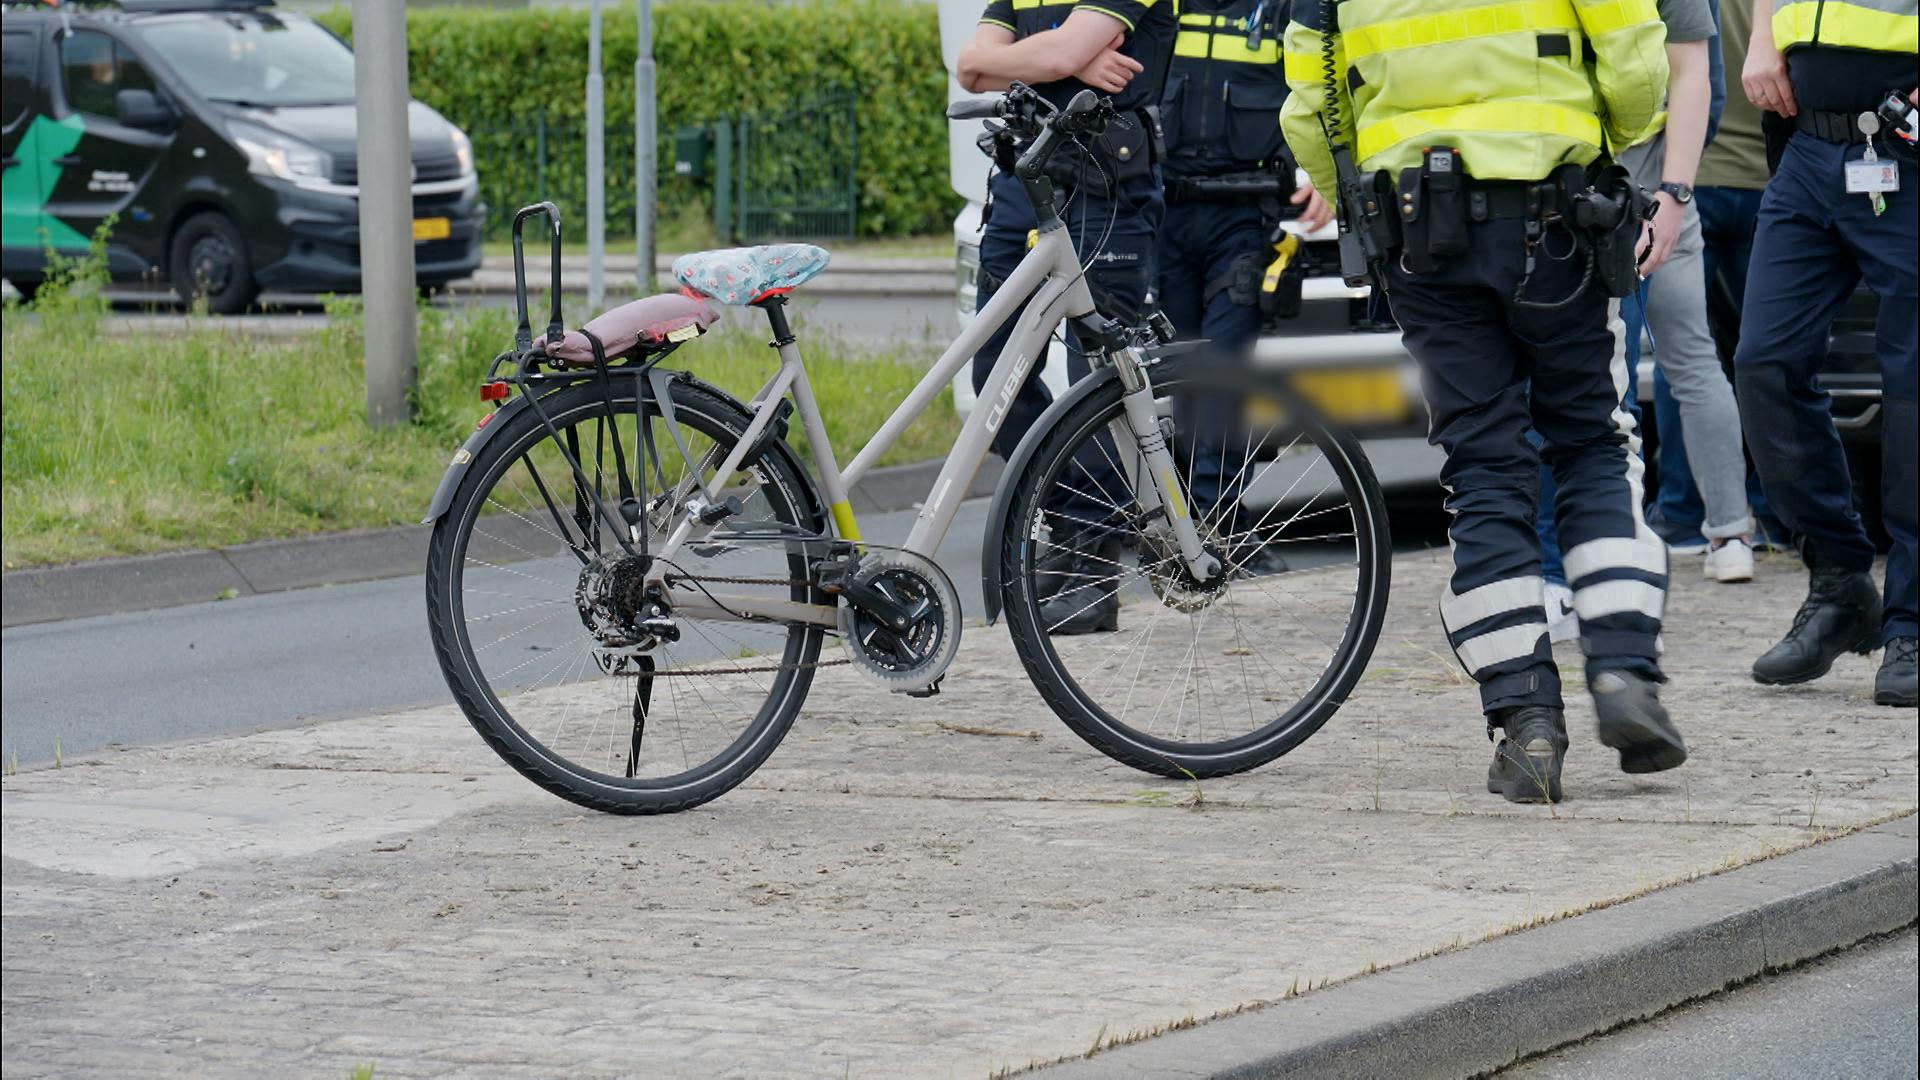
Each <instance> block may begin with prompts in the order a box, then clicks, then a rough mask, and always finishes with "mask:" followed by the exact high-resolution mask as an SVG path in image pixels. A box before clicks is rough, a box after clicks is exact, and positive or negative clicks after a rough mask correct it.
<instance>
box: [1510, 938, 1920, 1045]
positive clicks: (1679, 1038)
mask: <svg viewBox="0 0 1920 1080" xmlns="http://www.w3.org/2000/svg"><path fill="white" fill-rule="evenodd" d="M1917 968H1920V934H1916V933H1915V931H1914V930H1913V929H1912V928H1908V929H1907V930H1906V931H1904V932H1902V933H1899V934H1895V935H1892V936H1890V937H1887V938H1882V939H1880V940H1878V941H1874V942H1869V943H1867V944H1865V945H1862V946H1858V947H1855V948H1852V949H1848V950H1846V951H1845V952H1841V953H1836V954H1834V955H1833V956H1830V957H1827V958H1826V959H1823V960H1819V961H1816V962H1814V963H1811V964H1808V965H1806V966H1804V967H1799V968H1795V969H1793V970H1792V971H1788V972H1784V973H1782V974H1779V975H1775V976H1771V977H1768V978H1765V979H1760V980H1757V981H1755V982H1752V983H1748V984H1746V985H1745V986H1741V987H1738V988H1736V989H1734V990H1731V991H1729V992H1727V993H1724V994H1720V995H1717V996H1715V997H1711V998H1708V999H1706V1000H1705V1001H1700V1002H1696V1003H1694V1004H1692V1005H1688V1006H1686V1007H1684V1008H1680V1009H1676V1010H1674V1011H1673V1012H1670V1013H1667V1014H1665V1015H1663V1016H1659V1017H1656V1018H1654V1019H1652V1020H1649V1021H1647V1022H1645V1023H1641V1024H1634V1025H1632V1026H1631V1027H1626V1028H1622V1029H1620V1030H1619V1031H1616V1032H1613V1033H1611V1034H1608V1035H1603V1036H1600V1037H1599V1038H1595V1039H1589V1040H1587V1041H1585V1042H1582V1043H1576V1044H1575V1045H1573V1046H1570V1047H1567V1048H1566V1049H1563V1050H1560V1051H1557V1052H1555V1053H1552V1054H1548V1055H1546V1056H1544V1057H1539V1058H1535V1059H1533V1060H1532V1061H1528V1062H1525V1063H1523V1064H1521V1065H1518V1066H1516V1067H1514V1068H1512V1069H1508V1070H1506V1071H1504V1072H1502V1073H1500V1074H1499V1075H1500V1077H1501V1080H1546V1078H1549V1077H1551V1078H1553V1080H1627V1078H1633V1077H1679V1076H1684V1077H1687V1078H1689V1080H1717V1078H1726V1080H1734V1078H1739V1080H1769V1078H1775V1077H1777V1078H1779V1080H1820V1078H1824V1077H1848V1078H1863V1080H1864V1078H1868V1077H1912V1076H1914V1075H1915V1071H1916V1069H1920V1052H1917V1051H1916V1040H1920V1004H1917V1003H1916V1002H1917V1001H1920V997H1917V995H1920V974H1916V969H1917Z"/></svg>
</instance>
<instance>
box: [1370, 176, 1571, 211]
mask: <svg viewBox="0 0 1920 1080" xmlns="http://www.w3.org/2000/svg"><path fill="white" fill-rule="evenodd" d="M1419 172H1420V170H1419V169H1418V168H1411V169H1405V170H1402V173H1401V179H1402V183H1401V186H1400V190H1401V192H1402V194H1401V200H1402V201H1403V202H1404V201H1405V200H1406V198H1407V190H1408V188H1409V187H1410V186H1411V184H1412V179H1411V178H1410V177H1409V175H1408V174H1412V176H1415V177H1417V176H1418V175H1419ZM1462 180H1463V181H1464V183H1463V185H1462V186H1463V187H1464V189H1465V191H1466V207H1465V210H1466V214H1465V216H1466V220H1468V221H1475V222H1479V221H1504V220H1514V219H1526V218H1546V217H1553V216H1557V215H1559V214H1560V213H1562V212H1564V209H1565V206H1566V201H1567V199H1568V197H1569V196H1571V195H1572V194H1573V192H1572V191H1569V190H1568V189H1567V186H1566V183H1565V182H1564V181H1563V180H1560V179H1550V180H1475V179H1473V178H1472V177H1462Z"/></svg>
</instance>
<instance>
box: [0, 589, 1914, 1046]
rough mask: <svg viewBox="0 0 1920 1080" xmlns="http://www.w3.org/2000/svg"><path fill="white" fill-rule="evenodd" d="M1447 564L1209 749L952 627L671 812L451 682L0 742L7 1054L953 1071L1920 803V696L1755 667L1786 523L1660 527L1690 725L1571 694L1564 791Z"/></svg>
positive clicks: (1599, 896) (838, 673)
mask: <svg viewBox="0 0 1920 1080" xmlns="http://www.w3.org/2000/svg"><path fill="white" fill-rule="evenodd" d="M1443 569H1444V558H1443V556H1440V555H1426V556H1416V557H1403V558H1402V559H1400V560H1399V561H1398V562H1397V564H1396V568H1395V575H1396V579H1395V583H1394V584H1395V589H1394V594H1395V596H1396V597H1397V598H1398V599H1397V600H1396V603H1395V605H1394V608H1393V612H1392V615H1391V617H1390V620H1389V623H1388V626H1387V629H1386V632H1385V634H1384V635H1383V637H1382V639H1381V644H1380V648H1379V650H1378V652H1377V653H1376V656H1375V660H1374V664H1373V668H1372V670H1371V672H1370V673H1369V675H1368V677H1367V678H1366V680H1365V681H1364V682H1362V683H1361V686H1360V688H1359V689H1358V690H1357V691H1356V692H1355V694H1354V695H1353V697H1352V699H1351V700H1350V701H1349V703H1348V704H1347V706H1346V707H1345V709H1343V710H1342V712H1341V713H1340V714H1339V715H1338V716H1337V717H1335V719H1334V720H1333V722H1332V723H1331V724H1329V725H1328V727H1327V728H1326V729H1325V730H1324V731H1322V732H1321V733H1320V734H1319V735H1317V736H1316V737H1314V738H1313V739H1312V740H1311V741H1309V742H1308V743H1307V744H1306V745H1305V746H1304V747H1302V748H1301V749H1299V750H1297V751H1295V752H1294V753H1293V754H1291V755H1289V756H1288V757H1286V758H1284V759H1282V760H1281V761H1280V762H1278V763H1276V764H1274V765H1271V766H1268V767H1267V768H1264V769H1261V770H1259V771H1256V772H1254V773H1252V774H1249V775H1246V776H1241V777H1236V778H1232V779H1227V780H1213V781H1207V782H1205V783H1204V784H1171V783H1168V782H1166V781H1162V780H1157V779H1154V778H1152V777H1148V776H1146V775H1144V774H1140V773H1136V772H1133V771H1131V770H1129V769H1126V768H1124V767H1122V766H1119V765H1117V764H1114V763H1112V762H1109V761H1108V760H1107V759H1106V758H1104V757H1102V756H1100V755H1099V754H1097V753H1095V752H1094V751H1093V750H1091V749H1090V748H1088V747H1086V746H1085V745H1083V744H1082V743H1081V742H1080V741H1079V740H1078V739H1076V738H1075V737H1074V736H1073V735H1072V734H1071V733H1069V732H1067V731H1066V730H1065V729H1064V728H1063V727H1062V726H1061V725H1060V724H1059V722H1058V721H1057V720H1055V719H1054V718H1053V717H1052V715H1051V714H1050V713H1049V712H1047V711H1046V709H1045V707H1044V706H1043V705H1042V704H1041V702H1040V700H1039V698H1038V695H1037V694H1035V693H1034V692H1033V690H1032V689H1031V687H1030V686H1028V684H1027V683H1026V680H1025V678H1024V676H1023V675H1022V674H1021V672H1020V669H1019V665H1018V663H1017V661H1016V660H1015V659H1014V657H1013V651H1012V648H1011V646H1010V645H1009V643H1008V641H1007V639H1006V634H1005V631H1004V629H1001V628H991V629H981V628H974V627H970V628H969V631H968V637H967V638H966V643H965V645H964V646H963V649H962V653H961V658H960V661H959V663H958V665H957V667H956V670H955V671H954V673H953V675H952V676H951V677H950V678H949V679H948V680H947V683H946V693H945V694H943V695H942V696H940V697H938V698H935V699H932V700H930V701H909V700H903V699H899V698H895V697H892V696H889V695H887V694H886V693H884V692H882V691H880V690H878V689H875V688H873V687H870V686H869V685H867V684H865V683H863V682H861V681H860V680H859V679H858V677H857V676H854V675H852V674H851V673H850V672H849V671H848V669H846V668H834V669H829V670H827V671H823V672H822V675H821V678H820V680H819V682H818V683H817V684H816V686H815V689H814V691H813V694H812V697H811V699H810V702H809V706H808V708H807V710H806V712H805V714H804V715H803V716H802V717H801V719H800V720H799V722H798V723H797V724H796V726H795V728H794V731H793V733H792V734H791V735H790V736H789V737H788V739H787V741H786V743H785V745H783V746H782V747H781V748H780V750H779V751H778V752H777V753H776V754H775V755H774V757H773V759H772V761H771V762H770V763H769V764H768V765H767V766H766V767H765V768H763V769H762V770H761V771H760V773H759V774H758V775H757V776H756V777H755V778H754V779H753V780H751V781H750V782H749V783H748V784H747V785H745V786H744V787H742V788H741V789H739V790H737V791H735V792H734V793H732V794H730V795H728V796H726V797H725V798H723V799H721V800H720V801H718V802H716V803H714V804H711V805H709V806H708V807H706V808H703V809H701V810H698V811H696V812H693V813H688V814H683V815H678V816H674V817H668V818H650V819H618V818H612V817H604V816H600V815H594V814H588V813H583V812H581V811H579V810H577V809H576V808H575V807H573V806H571V805H569V804H567V803H563V802H561V801H559V800H556V799H553V798H551V797H549V796H547V795H545V794H544V793H542V792H540V791H539V790H537V789H536V788H534V787H533V786H532V785H531V784H528V783H527V782H525V781H524V780H521V779H519V778H518V777H517V776H515V775H513V774H512V773H511V772H510V771H509V770H508V769H507V768H506V767H505V766H504V765H502V764H501V763H500V762H499V761H497V760H496V759H494V758H493V757H492V756H491V755H490V754H489V753H488V752H487V751H486V750H485V749H484V747H483V746H482V745H481V743H480V740H479V739H478V738H477V737H476V736H475V735H474V734H473V732H472V731H471V729H469V728H468V726H467V724H466V722H465V720H464V719H463V718H462V717H461V716H460V715H459V714H458V713H457V712H456V711H455V710H453V709H452V708H451V707H449V708H438V709H428V710H423V711H416V712H410V713H403V714H398V715H391V716H377V717H369V718H365V719H359V720H350V721H343V722H338V723H332V724H325V725H320V726H315V727H311V728H304V729H297V730H290V731H276V732H270V733H264V734H258V735H252V736H247V737H244V738H234V739H227V740H222V741H216V742H207V743H200V744H196V745H185V746H175V747H169V748H160V749H140V750H129V751H124V752H117V753H106V754H102V755H98V756H90V757H88V758H86V759H85V760H78V761H69V762H67V763H66V767H65V768H62V769H58V770H41V771H34V772H29V773H23V774H20V775H17V776H11V777H8V778H7V779H6V780H5V783H4V788H3V789H0V791H3V795H0V805H3V806H4V815H3V816H4V847H5V851H4V871H5V873H4V877H5V881H4V890H3V892H4V924H3V926H4V929H3V944H4V974H3V975H0V1002H3V1006H4V1014H5V1029H4V1038H3V1039H0V1047H3V1049H4V1059H5V1069H6V1074H7V1076H8V1077H9V1078H14V1077H35V1076H54V1075H114V1076H130V1075H187V1076H196V1077H218V1076H229V1075H230V1076H263V1075H300V1076H344V1075H346V1074H347V1072H348V1070H349V1069H350V1068H351V1067H352V1066H353V1065H354V1064H355V1063H364V1062H372V1063H374V1064H375V1065H376V1066H377V1068H378V1075H380V1076H382V1077H389V1076H391V1077H412V1076H442V1075H473V1076H489V1077H494V1076H521V1075H525V1076H562V1075H564V1076H603V1075H605V1076H612V1075H636V1076H719V1075H756V1076H774V1075H779V1076H836V1077H845V1076H889V1077H891V1076H932V1077H946V1076H957V1077H984V1076H986V1075H988V1074H990V1073H991V1072H993V1071H995V1070H999V1069H1002V1068H1005V1067H1016V1068H1017V1067H1020V1066H1024V1065H1026V1064H1028V1063H1030V1062H1034V1061H1046V1060H1051V1059H1054V1058H1057V1057H1060V1056H1063V1055H1073V1054H1079V1053H1084V1052H1085V1051H1086V1050H1087V1049H1088V1048H1089V1047H1090V1046H1092V1045H1093V1044H1094V1043H1095V1042H1096V1041H1097V1040H1100V1039H1102V1038H1112V1037H1114V1036H1116V1035H1124V1034H1128V1033H1134V1032H1146V1031H1151V1030H1153V1029H1155V1028H1157V1027H1159V1026H1162V1025H1166V1024H1169V1023H1173V1022H1177V1021H1180V1020H1183V1019H1185V1018H1187V1017H1206V1016H1210V1015H1213V1014H1216V1013H1219V1012H1222V1011H1227V1010H1232V1009H1235V1008H1237V1007H1240V1006H1243V1005H1247V1004H1251V1003H1257V1002H1261V1001H1266V1000H1271V999H1274V998H1277V997H1280V996H1282V995H1285V994H1287V993H1288V992H1289V991H1291V990H1294V989H1296V988H1299V989H1304V988H1307V987H1310V986H1313V985H1317V984H1319V983H1320V982H1322V981H1324V980H1330V979H1340V978H1345V977H1349V976H1354V975H1357V974H1361V973H1364V972H1366V971H1369V970H1371V969H1372V968H1374V967H1376V966H1384V965H1388V964H1392V963H1396V962H1400V961H1404V960H1407V959H1409V958H1412V957H1415V956H1418V955H1421V954H1423V953H1426V952H1429V951H1432V950H1435V949H1444V948H1447V947H1450V946H1454V945H1457V944H1461V943H1467V942H1472V941H1474V940H1476V939H1479V938H1482V937H1485V936H1487V935H1490V934H1495V933H1499V932H1501V931H1503V930H1506V929H1511V928H1514V927H1516V926H1523V925H1525V924H1527V923H1529V922H1531V921H1534V920H1539V919H1544V918H1551V917H1554V916H1556V915H1560V914H1563V913H1568V912H1571V911H1577V910H1579V909H1581V908H1582V907H1584V906H1586V905H1591V904H1595V903H1604V902H1607V901H1611V900H1616V899H1619V898H1622V897H1625V896H1629V895H1632V894H1634V893H1636V892H1639V891H1642V890H1645V889H1647V888H1649V887H1653V886H1656V885H1660V884H1663V883H1670V882H1674V881H1677V880H1681V879H1684V878H1687V877H1689V876H1693V875H1697V874H1701V873H1710V872H1714V871H1718V870H1721V869H1725V868H1727V867H1730V866H1733V865H1737V864H1739V863H1742V862H1745V861H1749V860H1752V859H1756V858H1761V857H1764V856H1766V855H1767V854H1769V853H1773V852H1777V851H1780V850H1783V849H1788V848H1792V847H1795V846H1798V845H1802V844H1806V843H1809V842H1812V841H1814V840H1817V839H1819V838H1820V837H1822V836H1824V835H1828V834H1830V833H1831V832H1832V831H1833V830H1838V829H1843V828H1846V827H1848V826H1852V825H1857V824H1859V823H1862V822H1867V821H1873V820H1879V819H1883V818H1886V817H1889V816H1892V815H1897V814H1904V813H1911V812H1913V811H1914V809H1915V804H1916V802H1917V801H1920V793H1917V792H1916V745H1917V743H1920V738H1917V736H1916V714H1915V713H1914V711H1912V710H1892V709H1883V708H1876V707H1874V706H1873V705H1872V704H1871V701H1870V697H1869V694H1870V685H1871V678H1872V672H1873V666H1872V661H1871V660H1870V659H1868V658H1862V657H1848V658H1845V659H1843V660H1842V661H1841V662H1840V663H1839V664H1838V665H1837V666H1836V667H1835V670H1834V672H1833V674H1832V675H1830V676H1829V677H1828V678H1827V679H1825V680H1823V681H1821V682H1819V683H1817V684H1814V685H1812V686H1807V687H1799V688H1792V689H1784V690H1770V689H1766V688H1762V687H1759V686H1756V685H1754V684H1753V683H1752V682H1750V681H1749V680H1748V679H1747V677H1746V668H1747V665H1748V663H1749V662H1750V661H1751V659H1752V657H1753V656H1754V655H1755V654H1756V653H1757V652H1758V651H1759V650H1760V649H1761V648H1763V647H1764V646H1765V645H1766V644H1767V643H1768V642H1769V641H1770V640H1771V638H1772V636H1773V635H1775V634H1777V633H1778V632H1779V631H1780V629H1781V628H1782V627H1784V625H1785V624H1786V622H1787V621H1788V619H1789V617H1790V615H1791V613H1792V610H1793V607H1794V605H1795V604H1796V603H1797V602H1798V600H1799V597H1800V595H1801V593H1802V590H1803V589H1804V577H1803V576H1802V574H1801V573H1800V572H1799V571H1798V570H1797V569H1796V568H1795V567H1794V566H1793V565H1791V564H1790V563H1789V562H1787V561H1786V560H1784V559H1780V558H1775V559H1772V560H1770V561H1768V562H1766V563H1763V565H1762V567H1761V572H1760V577H1759V580H1758V581H1757V582H1756V583H1754V584H1752V585H1748V586H1738V587H1731V586H1720V585H1713V584H1709V583H1703V582H1701V581H1700V580H1699V579H1698V578H1697V577H1696V576H1694V572H1693V571H1692V568H1691V566H1690V565H1689V566H1687V567H1684V568H1677V570H1678V572H1677V573H1676V575H1675V576H1676V579H1677V580H1676V591H1675V595H1674V597H1673V601H1672V605H1671V612H1670V619H1669V623H1668V633H1667V644H1668V648H1669V654H1668V670H1669V672H1670V673H1671V675H1672V678H1673V682H1672V685H1671V687H1670V689H1669V692H1668V695H1667V698H1668V701H1669V702H1670V704H1671V705H1672V706H1673V708H1674V712H1675V714H1676V715H1677V717H1679V718H1680V720H1681V722H1682V723H1683V724H1684V725H1685V729H1686V733H1687V738H1688V742H1689V744H1690V745H1691V748H1692V751H1693V755H1694V756H1693V760H1691V761H1690V762H1689V763H1688V764H1687V765H1686V766H1685V767H1684V768H1682V769H1680V770H1677V771H1676V772H1672V773H1667V774H1661V775H1658V776H1651V777H1639V778H1635V777H1628V776H1625V775H1623V774H1621V773H1619V772H1618V771H1617V770H1616V769H1615V768H1614V761H1613V755H1612V754H1611V753H1610V752H1609V751H1606V750H1605V749H1604V748H1601V747H1599V746H1598V745H1597V744H1596V743H1594V741H1593V739H1592V729H1591V711H1590V709H1589V708H1588V707H1587V705H1586V703H1585V702H1584V701H1583V700H1580V699H1576V700H1575V701H1574V702H1573V703H1572V705H1571V714H1570V718H1569V719H1570V725H1571V727H1572V729H1573V733H1574V739H1575V742H1574V749H1573V752H1572V755H1571V757H1570V758H1569V762H1568V766H1567V792H1568V801H1567V802H1565V803H1563V804H1562V805H1560V806H1558V807H1555V808H1546V807H1514V806H1509V805H1507V804H1506V803H1504V802H1502V801H1499V800H1498V799H1496V798H1494V797H1492V796H1489V795H1487V794H1486V793H1485V791H1484V787H1483V782H1484V777H1485V767H1486V761H1487V757H1488V744H1487V742H1486V739H1485V736H1484V733H1483V730H1482V727H1481V724H1480V722H1479V719H1478V716H1477V708H1476V697H1475V694H1474V691H1473V688H1472V686H1471V685H1470V684H1469V683H1468V682H1467V681H1466V680H1465V678H1464V677H1463V676H1461V675H1460V674H1458V672H1457V669H1456V668H1455V666H1454V664H1453V662H1452V659H1451V657H1450V656H1448V655H1447V654H1446V646H1445V643H1444V641H1443V640H1442V638H1441V637H1440V634H1439V631H1438V629H1437V628H1436V627H1435V626H1434V617H1433V614H1432V612H1433V607H1434V603H1433V601H1434V598H1435V597H1436V596H1437V595H1438V591H1439V584H1440V581H1441V580H1442V573H1443ZM423 632H424V628H423ZM1562 661H1563V663H1566V664H1568V665H1569V666H1570V667H1571V666H1573V665H1575V664H1577V656H1576V655H1575V654H1573V653H1571V652H1568V653H1564V654H1563V655H1562ZM342 677H351V673H343V675H342ZM129 692H130V693H138V688H137V687H130V688H129ZM963 728H964V729H967V730H965V731H962V730H957V729H963ZM983 729H984V730H991V731H994V732H999V733H1002V734H1005V735H1009V736H1015V737H1004V738H1003V737H993V736H990V735H983V734H974V733H971V732H974V731H979V730H983Z"/></svg>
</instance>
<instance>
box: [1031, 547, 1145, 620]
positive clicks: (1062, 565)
mask: <svg viewBox="0 0 1920 1080" xmlns="http://www.w3.org/2000/svg"><path fill="white" fill-rule="evenodd" d="M1120 555H1121V548H1120V545H1119V544H1118V543H1116V542H1114V541H1113V540H1112V539H1110V538H1108V534H1103V533H1102V531H1101V530H1097V529H1082V530H1078V531H1075V532H1072V533H1067V532H1065V531H1064V530H1063V531H1062V532H1060V533H1058V534H1056V535H1055V537H1054V539H1053V541H1052V543H1051V545H1050V546H1049V547H1048V548H1047V550H1046V553H1045V554H1043V555H1041V556H1040V558H1039V560H1038V564H1037V565H1036V566H1035V568H1034V569H1035V571H1036V572H1035V574H1034V578H1035V581H1034V585H1035V590H1036V591H1037V592H1039V593H1040V595H1041V596H1042V597H1044V599H1043V600H1041V602H1040V624H1041V626H1043V627H1044V628H1045V629H1046V631H1047V633H1048V634H1049V635H1061V636H1068V635H1074V634H1100V633H1109V632H1111V631H1114V630H1118V629H1120V590H1119V583H1120V577H1121V575H1123V574H1125V573H1126V571H1127V567H1125V566H1123V565H1121V562H1120Z"/></svg>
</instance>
